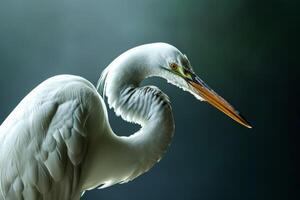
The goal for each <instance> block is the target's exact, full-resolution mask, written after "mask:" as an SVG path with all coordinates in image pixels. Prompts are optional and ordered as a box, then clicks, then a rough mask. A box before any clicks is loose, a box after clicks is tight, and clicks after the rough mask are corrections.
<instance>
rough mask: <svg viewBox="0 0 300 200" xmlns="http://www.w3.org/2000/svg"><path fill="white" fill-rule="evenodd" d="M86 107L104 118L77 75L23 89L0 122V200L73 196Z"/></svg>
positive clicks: (88, 85)
mask: <svg viewBox="0 0 300 200" xmlns="http://www.w3.org/2000/svg"><path fill="white" fill-rule="evenodd" d="M97 109H98V110H97ZM92 110H97V111H98V114H99V112H100V113H101V115H102V117H103V120H106V110H105V107H104V106H103V101H102V99H101V97H100V96H99V95H98V93H97V91H96V89H95V88H94V86H93V85H92V84H91V83H90V82H88V81H87V80H85V79H83V78H80V77H77V76H71V75H60V76H56V77H53V78H50V79H48V80H46V81H45V82H43V83H41V84H40V85H39V86H38V87H36V88H35V89H34V90H33V91H32V92H31V93H29V94H28V95H27V96H26V97H25V98H24V99H23V100H22V101H21V102H20V104H19V105H18V106H17V107H16V108H15V109H14V110H13V112H12V113H11V114H10V115H9V116H8V117H7V119H6V120H5V121H4V122H3V124H2V125H1V126H0V200H18V199H28V200H29V199H30V200H35V199H44V200H46V199H56V200H60V199H61V200H67V199H79V198H80V195H81V190H80V188H79V182H80V180H79V179H80V173H81V167H82V163H83V161H84V158H85V155H86V152H87V143H88V141H89V140H90V138H91V137H92V136H91V135H89V134H90V133H89V134H88V131H87V121H88V118H89V117H90V115H91V111H92Z"/></svg>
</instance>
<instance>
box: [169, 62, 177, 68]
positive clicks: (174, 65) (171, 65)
mask: <svg viewBox="0 0 300 200" xmlns="http://www.w3.org/2000/svg"><path fill="white" fill-rule="evenodd" d="M170 67H171V69H173V70H176V69H177V68H178V65H177V64H176V63H171V64H170Z"/></svg>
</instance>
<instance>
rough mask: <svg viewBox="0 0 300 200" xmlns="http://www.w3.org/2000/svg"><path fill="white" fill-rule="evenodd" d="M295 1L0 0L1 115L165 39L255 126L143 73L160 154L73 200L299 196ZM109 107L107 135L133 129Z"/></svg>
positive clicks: (266, 199) (259, 199) (257, 199)
mask: <svg viewBox="0 0 300 200" xmlns="http://www.w3.org/2000/svg"><path fill="white" fill-rule="evenodd" d="M297 2H298V1H296V0H294V1H288V0H286V1H284V0H273V1H271V0H266V1H258V0H244V1H243V0H227V1H216V0H198V1H196V0H194V1H183V0H164V1H161V0H150V1H141V0H128V1H125V0H124V1H116V0H110V1H100V0H51V1H50V0H48V1H45V0H44V1H42V0H26V1H24V0H1V2H0V91H1V92H0V106H1V110H0V121H3V120H4V119H5V117H6V116H7V115H8V114H9V113H10V112H11V111H12V109H13V108H14V107H15V106H16V105H17V103H18V102H19V101H20V100H21V99H22V98H23V97H24V96H25V95H26V94H27V93H28V92H29V91H31V90H32V89H33V87H35V86H36V85H37V84H38V83H40V82H41V81H43V80H45V79H46V78H48V77H51V76H53V75H57V74H66V73H67V74H76V75H80V76H82V77H85V78H87V79H88V80H90V81H91V82H92V83H96V82H97V79H98V77H99V75H100V73H101V71H102V70H103V69H104V68H105V66H107V65H108V64H109V63H110V62H111V61H112V60H113V59H114V58H115V57H116V56H118V55H119V54H120V53H122V52H123V51H125V50H127V49H129V48H132V47H134V46H136V45H140V44H144V43H150V42H158V41H163V42H168V43H170V44H173V45H174V46H176V47H177V48H179V49H180V50H181V51H182V52H183V53H186V54H187V55H188V57H189V59H190V61H191V63H192V65H193V66H194V68H195V71H196V72H197V74H198V75H199V76H200V77H201V78H202V79H203V80H204V81H206V82H207V83H208V84H209V85H210V86H211V87H212V88H213V89H214V90H215V91H217V92H218V93H219V94H221V95H222V96H223V97H224V98H226V99H227V100H228V101H229V102H231V103H232V104H233V105H234V106H235V107H237V108H238V109H239V110H240V111H241V112H242V113H243V115H245V116H246V117H247V119H248V120H249V121H250V122H251V123H252V124H253V127H254V128H253V129H251V130H249V129H246V128H244V127H242V126H240V125H238V124H237V123H235V122H233V121H232V120H231V119H229V118H228V117H226V116H225V115H224V114H221V113H220V112H218V111H217V110H216V109H214V108H212V107H211V106H209V105H207V104H206V103H201V102H199V101H197V100H196V99H195V98H194V97H193V96H191V95H190V94H188V93H184V92H182V91H180V90H179V89H178V88H176V87H174V86H170V85H168V84H167V83H166V82H165V81H162V80H160V79H153V80H147V81H146V83H150V82H151V83H152V84H155V85H157V86H158V87H160V88H161V89H162V90H163V91H164V92H166V93H167V94H168V95H169V97H170V99H171V102H172V106H173V111H174V115H175V120H176V132H175V137H174V140H173V143H172V145H171V147H170V149H169V151H168V153H167V154H166V156H165V157H164V159H163V160H162V161H161V162H160V163H159V164H158V165H156V166H155V167H154V168H153V169H152V170H150V171H149V172H148V173H146V174H144V175H143V176H141V177H139V178H138V179H136V180H134V181H132V182H130V183H128V184H124V185H116V186H113V187H111V188H107V189H104V190H93V191H91V192H87V193H86V194H85V195H84V197H83V199H109V200H120V199H125V200H128V199H132V200H140V199H143V200H158V199H161V200H165V199H176V200H177V199H178V200H182V199H187V200H192V199H197V200H198V199H205V200H254V199H255V200H274V199H280V200H287V199H300V196H299V189H300V187H299V176H298V175H299V173H298V171H299V165H298V159H299V154H298V153H297V150H298V149H299V148H298V146H299V135H298V134H299V126H300V117H299V113H300V112H299V111H300V109H299V105H298V104H299V101H298V95H299V89H298V88H299V83H298V82H299V78H300V77H299V70H297V67H299V65H298V62H299V45H298V44H297V38H298V36H299V32H298V31H297V29H298V28H299V20H298V16H299V6H298V3H297ZM109 112H110V122H111V124H112V127H113V129H114V130H115V132H117V133H120V132H122V134H123V135H128V134H130V133H131V132H133V131H134V130H136V129H137V127H135V126H133V125H131V124H127V123H125V122H123V121H122V120H120V119H119V118H117V117H115V116H114V114H113V113H112V111H111V110H110V111H109ZM99 173H101V172H99Z"/></svg>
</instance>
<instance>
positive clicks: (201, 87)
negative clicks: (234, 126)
mask: <svg viewBox="0 0 300 200" xmlns="http://www.w3.org/2000/svg"><path fill="white" fill-rule="evenodd" d="M196 77H197V76H196ZM189 84H190V85H191V86H192V88H193V89H194V91H195V92H196V93H197V94H198V95H199V96H200V97H201V98H203V99H204V100H205V101H207V102H208V103H209V104H211V105H212V106H214V107H215V108H217V109H219V110H220V111H222V112H223V113H224V114H226V115H227V116H229V117H230V118H232V119H233V120H235V121H236V122H238V123H239V124H241V125H243V126H245V127H247V128H249V129H251V128H252V125H251V124H250V123H249V122H248V121H247V120H246V119H245V117H243V116H242V115H241V114H240V113H239V112H238V111H236V110H235V109H234V108H233V106H231V105H230V104H229V103H228V102H227V101H226V100H224V99H223V98H222V97H221V96H219V95H218V94H217V93H215V92H214V91H213V90H211V89H210V88H209V87H208V86H207V85H206V84H205V83H204V82H203V81H201V79H200V78H198V79H197V80H196V81H194V82H189Z"/></svg>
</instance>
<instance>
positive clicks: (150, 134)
mask: <svg viewBox="0 0 300 200" xmlns="http://www.w3.org/2000/svg"><path fill="white" fill-rule="evenodd" d="M151 76H157V77H162V78H164V79H166V80H167V81H168V82H170V83H172V84H174V85H176V86H178V87H179V88H181V89H183V90H185V91H188V92H190V93H192V94H193V95H194V96H195V97H197V98H198V99H200V100H205V101H207V102H208V103H210V104H212V105H213V106H215V107H216V108H218V109H219V110H221V111H223V112H224V113H225V114H227V115H228V116H230V117H231V118H233V119H234V120H236V121H237V122H239V123H241V124H242V125H244V126H246V127H248V128H251V127H250V125H249V123H248V122H247V121H246V120H245V119H244V118H242V117H241V116H240V115H239V114H238V112H237V111H236V110H235V109H234V108H233V107H232V106H231V105H230V104H229V103H227V102H226V101H225V100H224V99H223V98H221V97H220V96H219V95H217V94H216V93H215V92H214V91H212V90H211V89H209V87H208V86H207V85H206V84H205V83H204V82H203V81H202V80H201V79H200V78H199V77H198V76H196V75H195V73H194V72H193V70H192V68H191V65H190V62H189V60H188V59H187V57H186V56H185V55H184V54H182V53H181V52H180V51H179V50H178V49H177V48H175V47H174V46H172V45H169V44H166V43H152V44H146V45H142V46H138V47H135V48H133V49H130V50H128V51H126V52H125V53H123V54H122V55H120V56H119V57H117V58H116V59H115V60H114V61H113V62H112V63H111V64H110V65H109V66H108V67H107V68H106V69H105V70H104V71H103V73H102V75H101V78H100V80H99V84H98V85H99V87H100V86H101V87H102V88H103V94H104V96H106V97H107V102H108V105H109V106H110V108H113V109H114V111H115V113H116V114H117V115H119V116H121V117H122V118H123V119H124V120H126V121H128V122H133V123H137V124H139V125H141V129H140V130H139V131H137V132H136V133H134V134H132V135H131V136H129V137H124V136H123V137H120V136H117V135H116V134H115V133H114V132H113V131H112V129H111V127H110V125H109V122H108V117H107V110H106V107H105V103H104V101H103V98H102V97H101V96H100V95H99V93H98V89H99V88H95V87H94V86H93V85H92V84H91V83H90V82H89V81H87V80H86V79H84V78H81V77H78V76H73V75H59V76H55V77H52V78H49V79H48V80H46V81H44V82H43V83H41V84H40V85H38V86H37V87H36V88H35V89H33V90H32V91H31V92H30V93H29V94H28V95H27V96H26V97H25V98H24V99H23V100H22V101H21V102H20V103H19V105H18V106H17V107H16V108H15V109H14V110H13V111H12V112H11V114H10V115H9V116H8V117H7V118H6V120H5V121H4V122H3V123H2V125H1V126H0V200H21V199H22V200H23V199H25V200H36V199H43V200H48V199H49V200H53V199H56V200H68V199H72V200H78V199H80V196H81V195H82V194H83V192H84V191H85V190H89V189H93V188H96V187H99V186H100V188H104V187H108V186H111V185H113V184H116V183H125V182H128V181H130V180H132V179H134V178H136V177H137V176H139V175H141V174H143V173H144V172H146V171H147V170H149V169H150V168H151V167H152V166H153V165H154V164H155V163H156V162H158V161H159V160H160V159H161V157H162V156H163V154H164V153H165V151H166V150H167V147H168V146H169V144H170V142H171V138H172V136H173V132H174V120H173V115H172V110H171V106H170V102H169V100H168V97H167V95H165V94H164V93H163V92H162V91H160V90H159V89H158V88H157V87H155V86H143V87H141V86H140V83H141V82H142V81H143V80H144V79H145V78H148V77H151Z"/></svg>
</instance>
